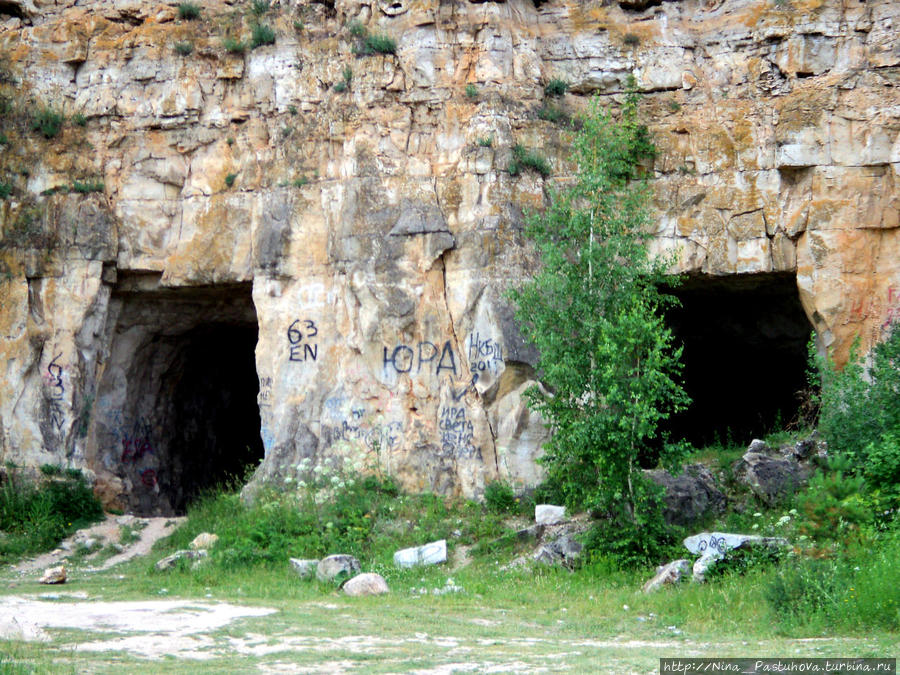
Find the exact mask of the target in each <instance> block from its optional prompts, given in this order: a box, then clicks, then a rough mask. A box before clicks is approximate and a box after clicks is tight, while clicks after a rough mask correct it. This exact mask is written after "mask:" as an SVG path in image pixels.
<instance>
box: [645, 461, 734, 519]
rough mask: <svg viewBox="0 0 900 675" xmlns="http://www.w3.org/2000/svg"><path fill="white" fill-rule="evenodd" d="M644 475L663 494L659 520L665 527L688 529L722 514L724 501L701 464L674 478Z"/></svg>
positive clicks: (659, 471) (661, 474) (659, 473)
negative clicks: (706, 518)
mask: <svg viewBox="0 0 900 675" xmlns="http://www.w3.org/2000/svg"><path fill="white" fill-rule="evenodd" d="M646 475H647V477H648V478H649V479H650V480H652V481H653V482H654V483H656V484H657V485H660V486H662V488H663V489H664V490H665V493H664V495H663V504H664V505H663V518H665V521H666V523H668V524H669V525H690V524H691V523H695V522H697V521H698V520H700V519H702V518H704V517H705V516H707V515H709V514H712V513H722V512H723V511H724V510H725V506H726V504H727V501H728V500H727V499H726V497H725V495H724V494H723V493H722V491H721V490H719V488H718V487H717V486H716V482H715V479H714V478H713V475H712V474H711V473H710V472H709V469H707V468H706V467H705V466H703V465H702V464H691V465H689V466H686V467H684V471H682V473H681V474H680V475H678V476H673V475H672V474H670V473H669V472H668V471H665V470H664V469H656V470H653V471H647V472H646Z"/></svg>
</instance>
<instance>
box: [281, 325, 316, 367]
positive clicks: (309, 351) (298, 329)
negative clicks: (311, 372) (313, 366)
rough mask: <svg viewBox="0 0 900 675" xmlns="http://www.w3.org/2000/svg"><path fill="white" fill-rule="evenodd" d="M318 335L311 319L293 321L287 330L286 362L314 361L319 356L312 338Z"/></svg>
mask: <svg viewBox="0 0 900 675" xmlns="http://www.w3.org/2000/svg"><path fill="white" fill-rule="evenodd" d="M318 334H319V328H318V326H316V322H315V321H313V320H312V319H294V321H292V322H291V325H290V326H288V329H287V339H288V361H293V362H296V363H305V362H307V361H315V360H316V359H317V358H318V356H319V345H318V343H316V342H315V341H313V338H315V337H316V336H318Z"/></svg>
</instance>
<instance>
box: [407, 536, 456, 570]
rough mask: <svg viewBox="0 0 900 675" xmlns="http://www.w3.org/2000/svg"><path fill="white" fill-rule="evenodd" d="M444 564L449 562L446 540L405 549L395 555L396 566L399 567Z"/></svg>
mask: <svg viewBox="0 0 900 675" xmlns="http://www.w3.org/2000/svg"><path fill="white" fill-rule="evenodd" d="M443 562H447V540H446V539H439V540H438V541H433V542H431V543H429V544H425V545H424V546H415V547H413V548H404V549H401V550H399V551H397V552H396V553H394V564H395V565H397V567H413V566H414V565H437V564H439V563H443Z"/></svg>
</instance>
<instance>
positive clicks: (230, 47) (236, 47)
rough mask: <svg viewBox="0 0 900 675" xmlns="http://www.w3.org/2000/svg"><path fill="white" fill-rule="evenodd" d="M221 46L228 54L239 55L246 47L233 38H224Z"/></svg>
mask: <svg viewBox="0 0 900 675" xmlns="http://www.w3.org/2000/svg"><path fill="white" fill-rule="evenodd" d="M222 46H223V47H225V51H226V52H228V53H229V54H241V53H243V52H244V50H245V49H247V45H245V44H244V43H243V41H241V40H236V39H235V38H233V37H226V38H225V39H224V40H222Z"/></svg>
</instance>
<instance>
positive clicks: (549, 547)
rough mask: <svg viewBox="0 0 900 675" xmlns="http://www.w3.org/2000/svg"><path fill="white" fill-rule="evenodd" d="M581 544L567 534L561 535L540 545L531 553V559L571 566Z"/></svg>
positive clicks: (549, 563)
mask: <svg viewBox="0 0 900 675" xmlns="http://www.w3.org/2000/svg"><path fill="white" fill-rule="evenodd" d="M582 548H583V547H582V545H581V544H579V543H578V542H577V541H575V540H574V539H573V538H572V537H571V536H569V535H567V534H566V535H562V536H561V537H557V538H556V539H554V540H553V541H551V542H549V543H547V544H544V545H542V546H540V547H539V548H538V549H537V551H535V552H534V555H532V560H534V561H535V562H538V563H541V564H544V565H563V566H564V567H572V566H573V565H574V563H575V560H576V559H577V558H578V556H580V555H581V550H582Z"/></svg>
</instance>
